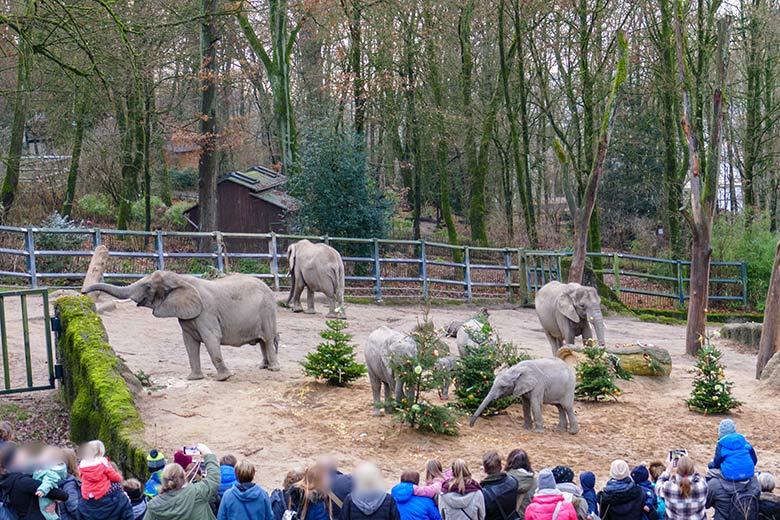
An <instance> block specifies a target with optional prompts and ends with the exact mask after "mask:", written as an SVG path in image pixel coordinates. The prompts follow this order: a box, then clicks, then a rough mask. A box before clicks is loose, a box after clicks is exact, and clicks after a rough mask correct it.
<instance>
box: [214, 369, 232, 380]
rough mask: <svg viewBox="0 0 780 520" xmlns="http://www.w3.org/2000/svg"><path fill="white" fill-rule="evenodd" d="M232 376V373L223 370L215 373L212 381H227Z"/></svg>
mask: <svg viewBox="0 0 780 520" xmlns="http://www.w3.org/2000/svg"><path fill="white" fill-rule="evenodd" d="M232 375H233V372H231V371H229V370H225V371H222V372H217V376H216V377H215V378H214V379H216V380H217V381H227V380H228V379H229V378H230V376H232Z"/></svg>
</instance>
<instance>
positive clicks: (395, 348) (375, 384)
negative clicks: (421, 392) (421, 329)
mask: <svg viewBox="0 0 780 520" xmlns="http://www.w3.org/2000/svg"><path fill="white" fill-rule="evenodd" d="M363 354H364V355H365V357H366V368H367V369H368V380H369V381H370V382H371V393H372V394H373V398H374V409H373V411H372V412H371V413H372V415H379V414H380V413H381V410H382V398H381V397H382V396H381V390H382V388H384V391H385V401H384V402H385V403H387V402H390V400H391V399H394V400H395V402H396V403H400V402H401V400H402V399H403V397H404V395H407V394H408V393H409V392H410V391H411V389H405V388H404V385H403V382H402V381H401V380H400V379H396V377H395V375H394V374H393V369H392V362H393V360H403V358H411V357H414V356H416V355H417V342H415V341H414V338H412V337H411V336H408V335H406V334H404V333H402V332H398V331H397V330H393V329H391V328H390V327H385V326H382V327H379V328H378V329H376V330H375V331H374V332H372V333H371V335H369V336H368V341H367V342H366V346H365V348H364V349H363ZM391 388H392V389H393V390H392V391H393V393H392V395H391V393H390V392H391Z"/></svg>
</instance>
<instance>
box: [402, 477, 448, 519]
mask: <svg viewBox="0 0 780 520" xmlns="http://www.w3.org/2000/svg"><path fill="white" fill-rule="evenodd" d="M390 494H391V495H392V496H393V499H394V500H395V506H396V507H397V508H398V514H399V516H400V517H401V520H442V519H441V515H440V514H439V509H438V508H437V507H436V502H434V501H433V499H432V498H428V497H422V496H415V494H414V484H412V483H411V482H400V483H398V484H396V485H395V486H394V487H393V489H392V490H390Z"/></svg>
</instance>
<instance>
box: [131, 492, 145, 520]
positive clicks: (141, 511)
mask: <svg viewBox="0 0 780 520" xmlns="http://www.w3.org/2000/svg"><path fill="white" fill-rule="evenodd" d="M146 506H147V504H146V497H145V496H143V495H142V496H141V498H139V499H138V500H136V501H133V500H131V501H130V507H132V508H133V518H135V520H143V518H144V516H146Z"/></svg>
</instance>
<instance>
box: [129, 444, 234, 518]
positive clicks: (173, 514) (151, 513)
mask: <svg viewBox="0 0 780 520" xmlns="http://www.w3.org/2000/svg"><path fill="white" fill-rule="evenodd" d="M203 462H204V464H205V466H206V478H204V479H203V480H200V481H198V482H193V483H192V484H188V485H186V486H184V487H183V488H181V489H177V490H174V491H166V492H165V493H160V494H159V495H158V496H156V497H155V498H153V499H152V500H150V501H149V503H148V504H147V507H146V516H145V517H144V520H214V513H213V512H212V511H211V508H210V507H209V499H210V498H211V496H212V495H213V494H214V493H216V492H217V488H219V479H220V475H219V466H218V465H217V458H216V457H215V456H214V454H213V453H209V454H207V455H205V456H204V457H203Z"/></svg>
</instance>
